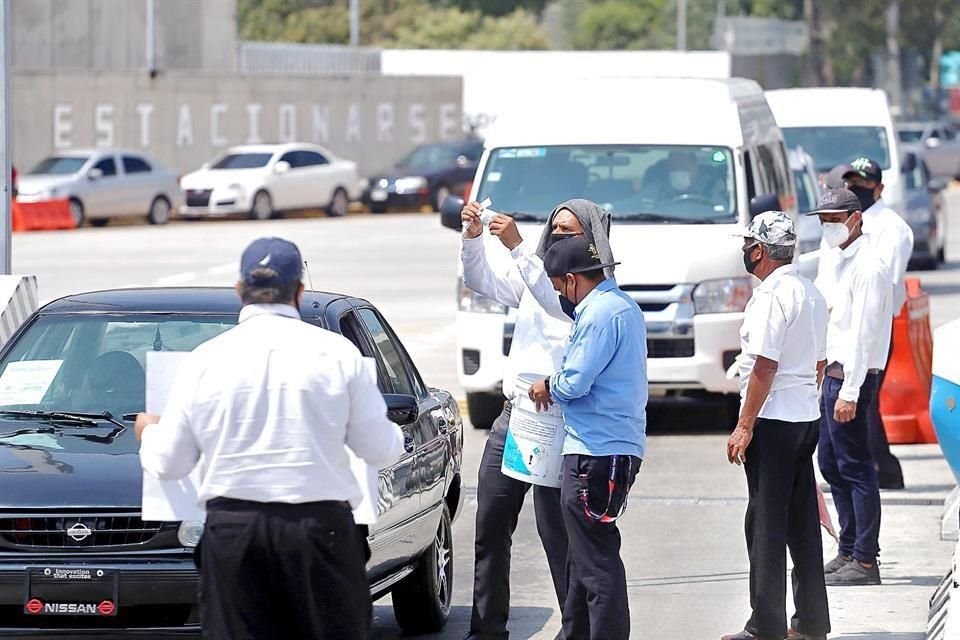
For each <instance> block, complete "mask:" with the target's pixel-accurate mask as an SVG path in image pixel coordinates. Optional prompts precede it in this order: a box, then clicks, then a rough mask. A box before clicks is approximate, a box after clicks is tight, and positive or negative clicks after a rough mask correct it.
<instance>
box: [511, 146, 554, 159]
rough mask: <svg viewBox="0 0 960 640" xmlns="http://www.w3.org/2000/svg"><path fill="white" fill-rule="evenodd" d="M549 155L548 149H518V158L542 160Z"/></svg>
mask: <svg viewBox="0 0 960 640" xmlns="http://www.w3.org/2000/svg"><path fill="white" fill-rule="evenodd" d="M546 155H547V148H546V147H533V148H530V149H517V157H518V158H542V157H544V156H546Z"/></svg>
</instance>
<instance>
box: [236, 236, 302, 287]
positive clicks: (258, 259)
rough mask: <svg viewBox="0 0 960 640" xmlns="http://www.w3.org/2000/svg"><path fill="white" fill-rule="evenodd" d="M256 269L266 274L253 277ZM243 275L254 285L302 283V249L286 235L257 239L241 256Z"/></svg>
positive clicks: (246, 280)
mask: <svg viewBox="0 0 960 640" xmlns="http://www.w3.org/2000/svg"><path fill="white" fill-rule="evenodd" d="M255 271H262V272H263V273H262V274H261V273H258V274H257V276H254V272H255ZM267 272H269V273H267ZM240 278H241V279H242V280H243V281H244V282H245V283H246V284H248V285H250V286H254V287H282V286H286V285H289V284H292V283H294V282H300V280H301V279H302V278H303V258H302V257H301V256H300V249H298V248H297V245H295V244H293V243H292V242H290V241H289V240H284V239H283V238H260V239H259V240H254V241H253V242H252V243H250V246H248V247H247V248H246V249H244V251H243V256H242V257H241V258H240Z"/></svg>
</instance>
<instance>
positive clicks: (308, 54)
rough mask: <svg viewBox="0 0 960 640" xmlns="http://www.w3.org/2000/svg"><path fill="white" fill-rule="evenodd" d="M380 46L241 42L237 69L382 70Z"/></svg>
mask: <svg viewBox="0 0 960 640" xmlns="http://www.w3.org/2000/svg"><path fill="white" fill-rule="evenodd" d="M380 53H381V50H380V49H373V48H366V47H342V46H336V45H317V44H291V43H284V42H251V41H243V42H240V44H239V46H238V51H237V71H238V72H240V73H266V74H271V73H276V74H286V75H311V76H317V75H352V74H359V73H380Z"/></svg>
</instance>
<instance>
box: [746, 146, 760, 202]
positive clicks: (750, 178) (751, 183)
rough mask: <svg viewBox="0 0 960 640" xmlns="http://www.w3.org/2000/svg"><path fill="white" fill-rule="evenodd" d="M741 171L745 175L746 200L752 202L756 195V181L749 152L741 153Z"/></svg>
mask: <svg viewBox="0 0 960 640" xmlns="http://www.w3.org/2000/svg"><path fill="white" fill-rule="evenodd" d="M743 170H744V172H745V173H746V174H747V200H753V198H754V197H755V196H756V195H757V180H756V178H754V171H753V156H752V155H751V153H750V152H749V151H744V152H743Z"/></svg>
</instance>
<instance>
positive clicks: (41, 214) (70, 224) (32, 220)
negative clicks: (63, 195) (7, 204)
mask: <svg viewBox="0 0 960 640" xmlns="http://www.w3.org/2000/svg"><path fill="white" fill-rule="evenodd" d="M12 221H13V224H12V227H13V230H14V231H50V230H54V229H73V228H74V227H76V223H75V222H74V219H73V214H71V213H70V201H69V200H43V201H41V202H17V201H16V200H14V202H13V216H12Z"/></svg>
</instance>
